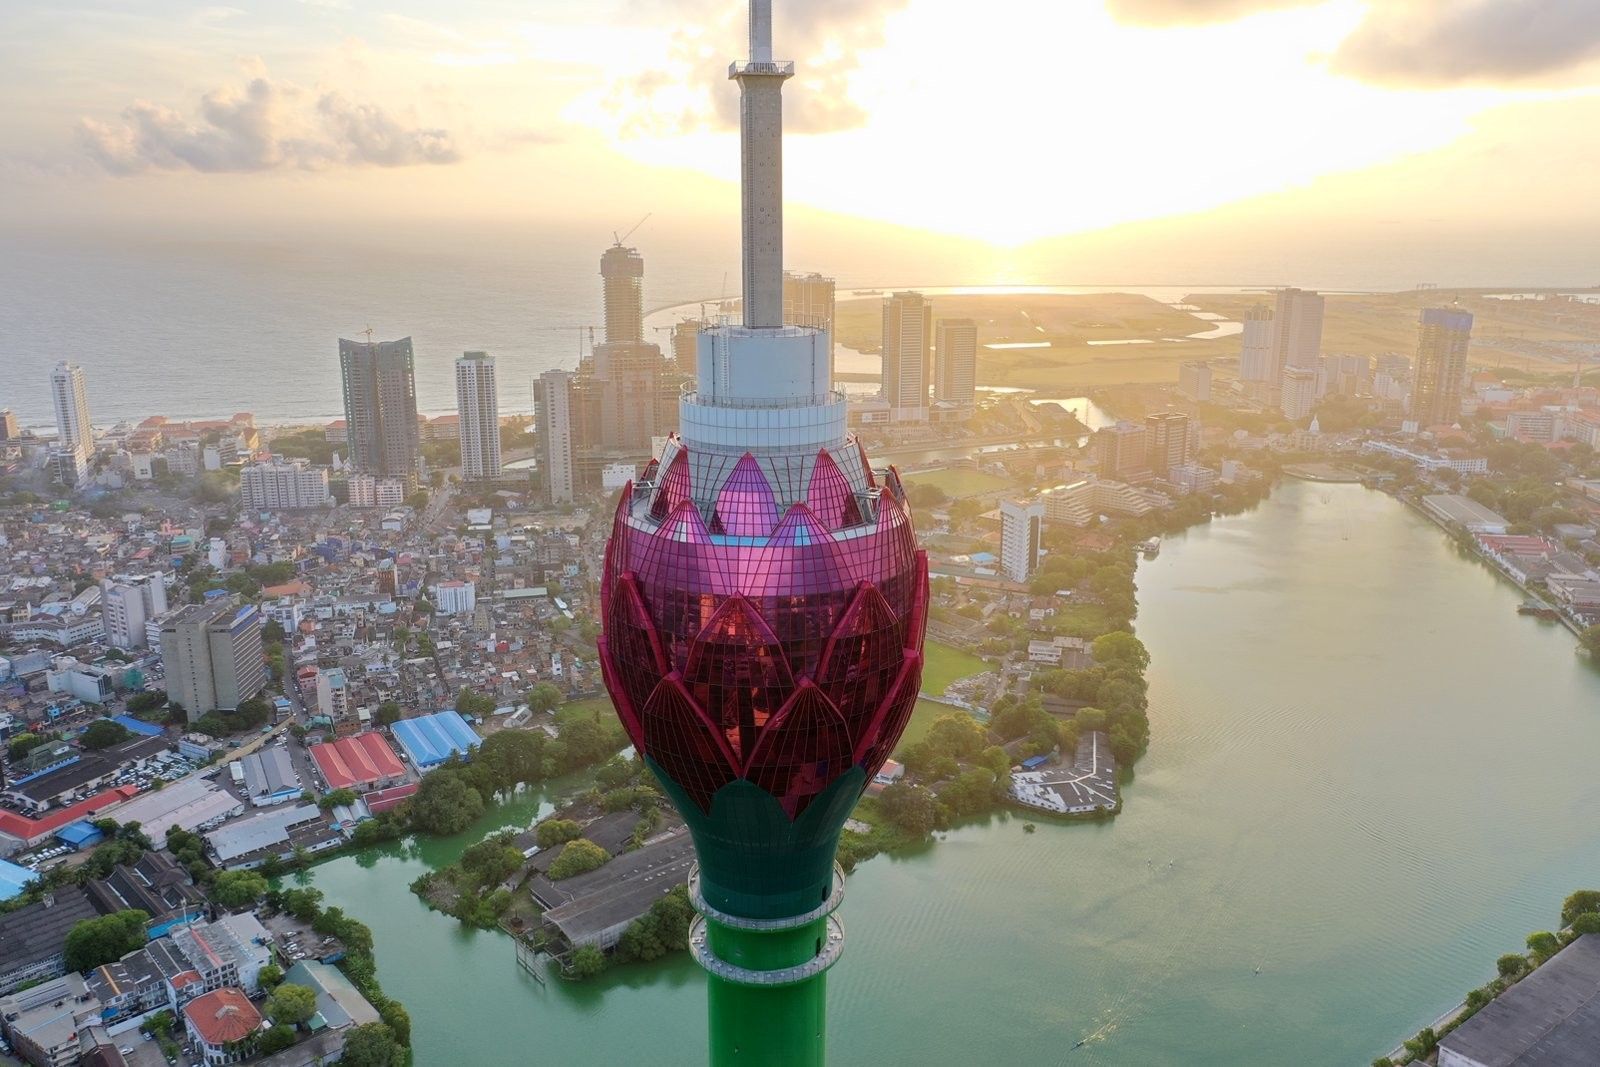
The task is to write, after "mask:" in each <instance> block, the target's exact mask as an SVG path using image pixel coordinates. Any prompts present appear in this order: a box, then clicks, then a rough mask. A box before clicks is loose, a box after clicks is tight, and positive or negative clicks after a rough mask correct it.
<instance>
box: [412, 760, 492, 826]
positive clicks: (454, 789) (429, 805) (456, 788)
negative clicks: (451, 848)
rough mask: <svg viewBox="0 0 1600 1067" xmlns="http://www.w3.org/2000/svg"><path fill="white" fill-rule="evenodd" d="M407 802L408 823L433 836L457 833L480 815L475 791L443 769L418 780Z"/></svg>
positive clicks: (455, 775)
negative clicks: (419, 782) (409, 814)
mask: <svg viewBox="0 0 1600 1067" xmlns="http://www.w3.org/2000/svg"><path fill="white" fill-rule="evenodd" d="M410 803H411V821H412V824H413V825H415V826H416V827H417V828H418V829H419V830H425V831H427V832H429V833H434V834H458V833H460V832H461V831H462V830H465V829H466V828H467V827H469V826H471V825H472V824H473V823H474V822H475V821H477V819H478V817H479V816H481V815H482V814H483V797H482V796H481V795H479V793H478V791H477V790H476V789H474V788H472V786H470V785H468V784H467V783H466V781H464V780H463V779H462V778H461V777H460V776H459V775H457V774H453V773H451V772H450V771H447V770H443V769H441V770H437V771H434V772H433V773H432V774H429V775H428V776H427V777H425V778H423V779H422V785H421V786H419V787H418V789H417V793H416V796H414V797H412V798H411V801H410Z"/></svg>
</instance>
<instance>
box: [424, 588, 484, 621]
mask: <svg viewBox="0 0 1600 1067" xmlns="http://www.w3.org/2000/svg"><path fill="white" fill-rule="evenodd" d="M477 606H478V586H477V583H476V582H463V581H449V582H439V583H438V584H437V585H435V586H434V587H433V610H434V611H435V612H436V613H437V614H440V615H471V614H472V612H473V611H474V610H475V609H476V608H477Z"/></svg>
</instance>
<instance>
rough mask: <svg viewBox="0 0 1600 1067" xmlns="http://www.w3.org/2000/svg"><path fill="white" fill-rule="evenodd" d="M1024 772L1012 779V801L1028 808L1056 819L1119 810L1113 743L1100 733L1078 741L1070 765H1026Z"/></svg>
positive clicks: (1092, 731) (1089, 734)
mask: <svg viewBox="0 0 1600 1067" xmlns="http://www.w3.org/2000/svg"><path fill="white" fill-rule="evenodd" d="M1036 758H1038V759H1043V758H1044V757H1036ZM1030 762H1031V761H1030ZM1023 768H1024V769H1023V770H1021V771H1018V772H1015V773H1013V774H1012V775H1011V799H1012V800H1014V801H1016V802H1017V803H1018V804H1021V805H1023V806H1025V807H1029V808H1036V809H1038V810H1040V811H1048V812H1053V813H1055V814H1057V815H1087V814H1089V813H1091V812H1094V811H1115V810H1116V808H1117V804H1118V799H1117V797H1118V794H1117V761H1116V758H1115V757H1114V756H1113V755H1112V754H1111V743H1110V740H1109V739H1108V738H1107V737H1106V735H1105V734H1104V733H1102V732H1100V731H1099V730H1091V731H1090V732H1089V733H1087V734H1084V735H1083V736H1082V737H1080V738H1079V739H1078V751H1077V753H1076V754H1075V758H1074V759H1073V761H1072V762H1071V763H1063V764H1059V765H1057V766H1055V767H1045V766H1040V767H1039V768H1037V769H1035V768H1031V767H1029V766H1028V764H1026V763H1025V764H1023Z"/></svg>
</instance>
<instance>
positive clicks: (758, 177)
mask: <svg viewBox="0 0 1600 1067" xmlns="http://www.w3.org/2000/svg"><path fill="white" fill-rule="evenodd" d="M728 77H730V78H732V79H733V80H734V81H736V82H738V83H739V117H740V123H739V128H740V138H739V149H740V157H741V163H742V167H741V178H742V180H741V182H740V188H741V196H742V201H743V203H742V211H741V221H742V225H743V230H744V234H743V236H744V242H743V244H744V257H743V268H744V324H745V326H747V327H750V328H766V327H774V326H782V325H783V83H784V82H785V81H787V80H788V79H790V78H792V77H794V64H793V63H790V62H785V63H779V62H776V61H775V60H773V58H772V0H750V58H749V60H747V61H746V62H743V63H734V64H732V65H731V66H729V68H728Z"/></svg>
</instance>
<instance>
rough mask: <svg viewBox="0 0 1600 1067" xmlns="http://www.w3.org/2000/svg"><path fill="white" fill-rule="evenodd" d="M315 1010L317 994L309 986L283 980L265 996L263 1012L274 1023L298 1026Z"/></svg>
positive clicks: (314, 1012)
mask: <svg viewBox="0 0 1600 1067" xmlns="http://www.w3.org/2000/svg"><path fill="white" fill-rule="evenodd" d="M316 1011H317V994H316V993H315V992H313V991H312V990H311V988H310V987H309V986H303V985H295V984H294V983H293V982H284V983H282V984H281V985H279V986H278V988H276V989H274V990H273V991H272V995H271V996H270V997H268V998H267V1003H266V1006H265V1010H264V1014H265V1015H266V1016H267V1017H268V1018H269V1019H271V1020H272V1021H273V1022H275V1023H287V1024H288V1025H290V1026H299V1025H300V1024H301V1023H303V1022H305V1021H306V1020H307V1019H309V1018H311V1016H312V1015H314V1014H316Z"/></svg>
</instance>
